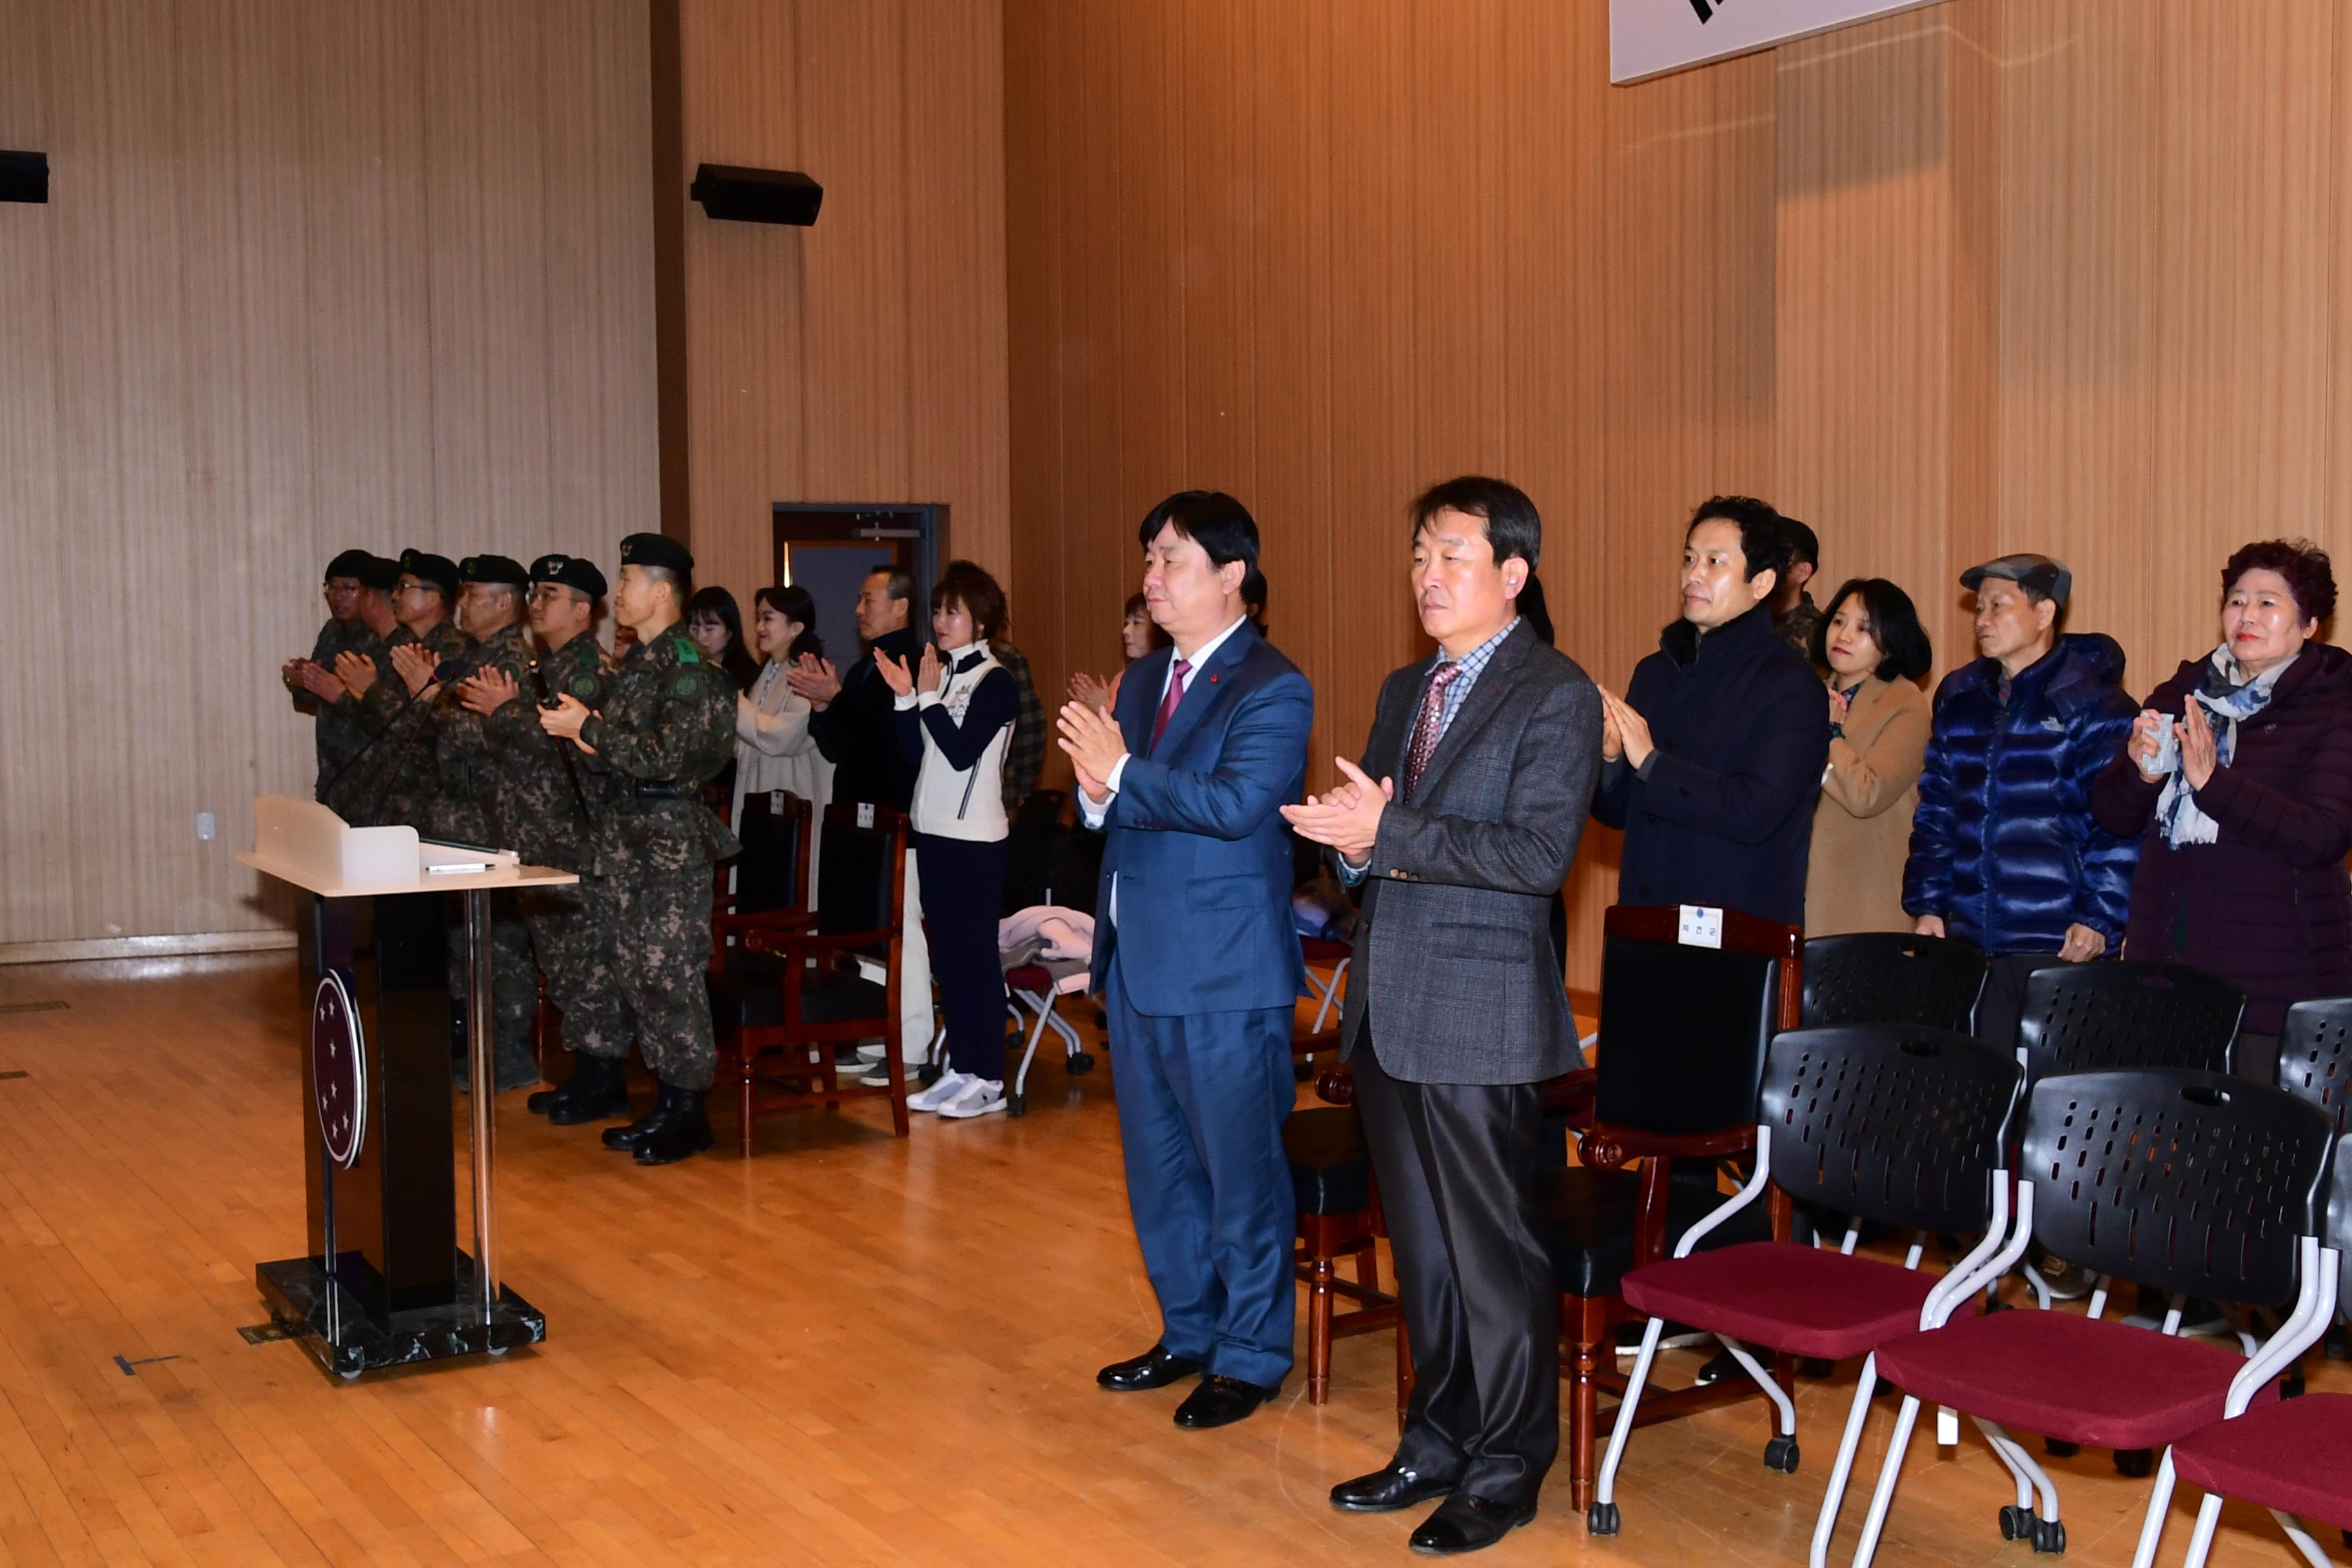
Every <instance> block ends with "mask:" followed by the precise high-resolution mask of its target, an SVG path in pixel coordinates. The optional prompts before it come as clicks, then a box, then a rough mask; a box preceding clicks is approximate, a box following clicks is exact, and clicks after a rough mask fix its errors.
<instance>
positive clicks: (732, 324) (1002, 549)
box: [654, 0, 1012, 613]
mask: <svg viewBox="0 0 2352 1568" xmlns="http://www.w3.org/2000/svg"><path fill="white" fill-rule="evenodd" d="M666 14H667V22H668V25H670V26H675V27H676V28H677V44H678V60H679V82H678V88H679V92H678V100H677V101H678V105H679V110H680V121H681V125H682V135H681V136H680V137H679V139H678V140H679V157H680V167H679V169H678V171H677V177H676V179H675V180H674V181H673V182H672V183H671V184H669V185H668V186H667V188H666V190H665V192H664V194H662V195H659V196H658V197H657V199H658V200H661V201H665V202H667V203H670V204H673V205H671V207H670V208H669V210H668V211H667V213H666V214H665V215H664V216H663V221H666V222H675V223H676V224H677V235H678V239H679V246H680V258H681V260H680V280H679V286H680V287H681V288H682V289H683V311H682V321H681V325H682V330H683V334H684V341H683V350H682V356H683V364H682V366H681V367H680V370H681V374H680V379H679V383H678V389H679V390H678V394H677V395H681V396H682V400H683V420H684V427H685V453H684V467H685V470H686V472H685V482H684V486H683V490H684V494H683V495H682V496H679V495H676V494H673V496H672V508H671V510H672V515H671V516H670V517H669V518H668V519H667V523H668V525H669V526H670V527H671V528H672V530H673V531H676V532H677V533H680V534H682V535H684V536H686V537H687V538H688V539H689V540H690V541H691V543H692V546H693V549H694V552H695V560H696V570H697V574H698V579H699V580H700V581H702V582H706V583H716V584H723V585H725V586H726V587H728V588H730V590H732V591H733V592H734V594H735V595H736V596H737V598H738V599H739V600H741V601H743V602H744V608H745V610H746V611H747V613H748V611H749V609H750V603H749V600H750V595H751V591H752V590H753V589H755V588H758V587H759V586H761V584H765V583H767V582H769V581H770V580H771V577H772V574H773V562H774V547H773V538H774V535H773V530H772V521H771V517H772V514H771V511H770V508H771V506H772V504H773V503H775V502H777V501H814V502H826V501H833V502H851V503H854V502H926V503H943V504H945V505H946V506H947V508H948V531H949V538H948V541H947V545H948V548H949V549H950V551H952V552H955V553H958V554H962V555H968V556H971V557H972V558H973V559H975V560H978V561H980V562H981V563H982V564H984V565H986V566H988V567H990V568H991V569H992V570H994V571H996V572H998V573H999V574H1003V575H1005V576H1007V577H1008V578H1009V576H1010V574H1011V566H1012V550H1011V507H1010V500H1009V488H1010V480H1009V477H1008V464H1009V447H1008V441H1007V435H1006V423H1007V419H1008V402H1007V397H1008V394H1007V384H1006V368H1005V364H1006V339H1005V295H1004V257H1005V247H1004V218H1005V205H1004V139H1003V119H1004V71H1003V19H1002V15H1001V11H1000V8H999V5H998V3H997V0H656V5H655V6H654V16H655V22H656V26H663V25H664V24H665V16H666ZM698 163H734V164H746V165H750V166H751V167H755V168H774V169H798V170H802V171H803V172H805V173H807V174H810V175H811V176H812V177H814V179H815V180H816V181H817V182H818V183H819V184H822V185H824V188H825V194H824V208H823V211H822V212H821V213H820V215H819V216H818V219H817V222H816V224H815V226H814V227H810V228H790V227H777V226H769V225H765V224H745V223H716V222H712V221H711V220H709V218H707V217H705V216H703V213H702V210H701V209H700V208H699V207H698V206H694V205H691V204H689V203H688V201H687V195H686V190H687V184H688V181H689V180H690V179H691V178H692V175H693V171H694V169H695V166H696V165H697V164H698ZM670 412H671V413H672V415H673V416H675V415H676V414H677V410H676V409H675V408H673V409H672V410H671V411H670ZM681 502H682V504H683V508H684V515H683V517H680V516H679V515H677V508H678V506H679V504H680V503H681ZM1009 585H1010V584H1008V586H1009Z"/></svg>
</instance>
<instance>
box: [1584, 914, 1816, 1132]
mask: <svg viewBox="0 0 2352 1568" xmlns="http://www.w3.org/2000/svg"><path fill="white" fill-rule="evenodd" d="M1779 1006H1780V961H1779V960H1778V959H1774V958H1767V957H1765V956H1763V955H1762V954H1760V953H1753V952H1734V951H1729V950H1725V949H1718V948H1709V947H1686V946H1685V945H1683V944H1681V943H1679V942H1651V941H1646V940H1643V939H1641V938H1638V937H1629V936H1618V935H1611V936H1608V937H1605V938H1604V939H1603V940H1602V942H1601V1037H1600V1040H1599V1042H1598V1050H1599V1055H1600V1058H1601V1059H1600V1062H1599V1064H1598V1066H1599V1068H1600V1075H1599V1079H1598V1082H1597V1085H1596V1088H1595V1098H1594V1101H1593V1114H1594V1116H1595V1117H1596V1118H1597V1119H1598V1120H1600V1121H1605V1122H1608V1123H1610V1124H1612V1125H1613V1126H1618V1127H1630V1128H1636V1129H1639V1130H1640V1131H1644V1132H1713V1131H1718V1130H1719V1129H1722V1128H1726V1127H1739V1126H1745V1125H1752V1124H1753V1122H1754V1121H1755V1119H1756V1090H1757V1086H1758V1083H1759V1080H1760V1079H1762V1077H1763V1072H1764V1053H1765V1050H1766V1048H1767V1047H1769V1046H1770V1044H1771V1042H1772V1036H1773V1033H1774V1028H1775V1026H1776V1024H1777V1023H1778V1009H1779Z"/></svg>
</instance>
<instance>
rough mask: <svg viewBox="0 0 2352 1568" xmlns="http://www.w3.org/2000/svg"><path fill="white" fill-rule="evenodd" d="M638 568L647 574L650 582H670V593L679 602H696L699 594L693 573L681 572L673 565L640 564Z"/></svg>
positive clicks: (690, 603) (681, 603)
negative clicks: (695, 589) (696, 593)
mask: <svg viewBox="0 0 2352 1568" xmlns="http://www.w3.org/2000/svg"><path fill="white" fill-rule="evenodd" d="M637 570H638V571H640V572H642V573H644V574H645V575H646V582H648V583H667V584H669V591H670V595H671V597H672V599H674V600H675V601H676V602H677V604H679V605H692V604H693V603H694V601H695V598H696V596H697V595H695V592H694V574H693V573H691V572H680V571H678V570H677V568H675V567H671V566H643V565H640V566H638V567H637Z"/></svg>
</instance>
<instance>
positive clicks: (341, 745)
mask: <svg viewBox="0 0 2352 1568" xmlns="http://www.w3.org/2000/svg"><path fill="white" fill-rule="evenodd" d="M375 572H376V557H374V556H373V555H371V554H369V553H368V552H366V551H364V550H346V551H344V552H342V553H341V554H340V555H338V556H336V557H335V558H334V559H333V560H332V561H330V562H328V563H327V584H326V594H327V624H326V625H325V626H320V628H319V636H318V638H317V640H316V641H315V642H313V643H312V644H311V647H310V658H307V659H303V658H289V659H288V660H287V661H286V665H285V668H283V669H282V670H281V671H280V672H279V674H280V676H281V677H282V678H283V679H284V680H285V682H286V689H287V690H288V691H289V692H291V693H293V696H294V710H295V711H296V712H298V713H302V714H306V715H309V716H310V718H312V719H313V720H314V721H316V726H315V727H316V730H317V746H318V755H319V780H318V791H319V794H318V798H320V799H323V798H325V791H326V787H327V784H328V783H329V781H331V780H332V779H333V778H334V776H335V775H336V774H337V773H341V772H342V769H343V764H344V763H348V762H350V761H351V760H352V758H353V757H355V756H357V755H359V753H360V750H361V748H362V747H364V746H365V745H366V744H367V736H366V734H365V733H364V732H363V731H361V729H360V728H359V726H358V725H357V724H355V723H353V722H352V720H351V718H350V717H349V716H348V715H347V714H344V713H341V712H339V711H337V710H336V709H335V707H334V705H333V702H332V700H331V695H328V696H323V697H322V694H321V693H320V691H319V690H318V689H315V688H314V686H313V684H312V682H313V681H314V680H316V681H318V682H320V684H324V683H326V682H331V681H333V679H334V677H333V676H332V675H331V674H329V673H328V672H329V671H331V670H332V669H333V668H335V656H336V655H338V654H340V653H341V652H343V651H344V650H345V649H346V648H348V649H350V650H352V652H354V653H361V654H364V653H367V652H369V651H370V647H369V645H370V644H372V643H373V642H374V641H375V640H376V635H375V633H374V632H373V631H372V630H371V629H370V628H369V626H368V624H367V622H366V621H365V620H363V619H362V618H361V616H360V601H361V598H362V595H364V594H365V593H366V591H367V584H366V583H365V581H364V579H365V578H367V577H371V576H373V575H374V574H375ZM385 586H390V584H385ZM312 671H317V672H318V673H317V675H316V676H313V675H312V674H311V672H312ZM340 690H341V687H340V684H338V685H336V686H334V687H332V688H331V691H332V692H339V691H340Z"/></svg>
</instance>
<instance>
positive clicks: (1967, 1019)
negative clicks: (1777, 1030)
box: [1803, 931, 1985, 1035]
mask: <svg viewBox="0 0 2352 1568" xmlns="http://www.w3.org/2000/svg"><path fill="white" fill-rule="evenodd" d="M1984 983H1985V955H1984V954H1983V953H1981V952H1978V951H1977V950H1976V949H1975V948H1973V947H1971V946H1969V944H1968V943H1967V942H1959V941H1956V940H1954V939H1953V938H1950V937H1941V936H1915V935H1913V934H1912V933H1910V932H1908V931H1849V932H1846V933H1844V934H1843V935H1840V936H1817V937H1815V938H1813V939H1812V940H1811V942H1807V943H1805V1001H1804V1007H1803V1016H1804V1027H1806V1028H1808V1029H1833V1028H1840V1027H1843V1026H1846V1025H1849V1024H1909V1025H1915V1026H1918V1027H1920V1028H1923V1029H1949V1030H1951V1031H1952V1032H1953V1033H1954V1034H1958V1035H1965V1034H1967V1033H1968V1032H1969V1029H1970V1028H1971V1027H1973V1026H1974V1024H1975V1020H1976V1011H1977V996H1978V995H1979V993H1981V992H1982V991H1983V990H1984Z"/></svg>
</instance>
